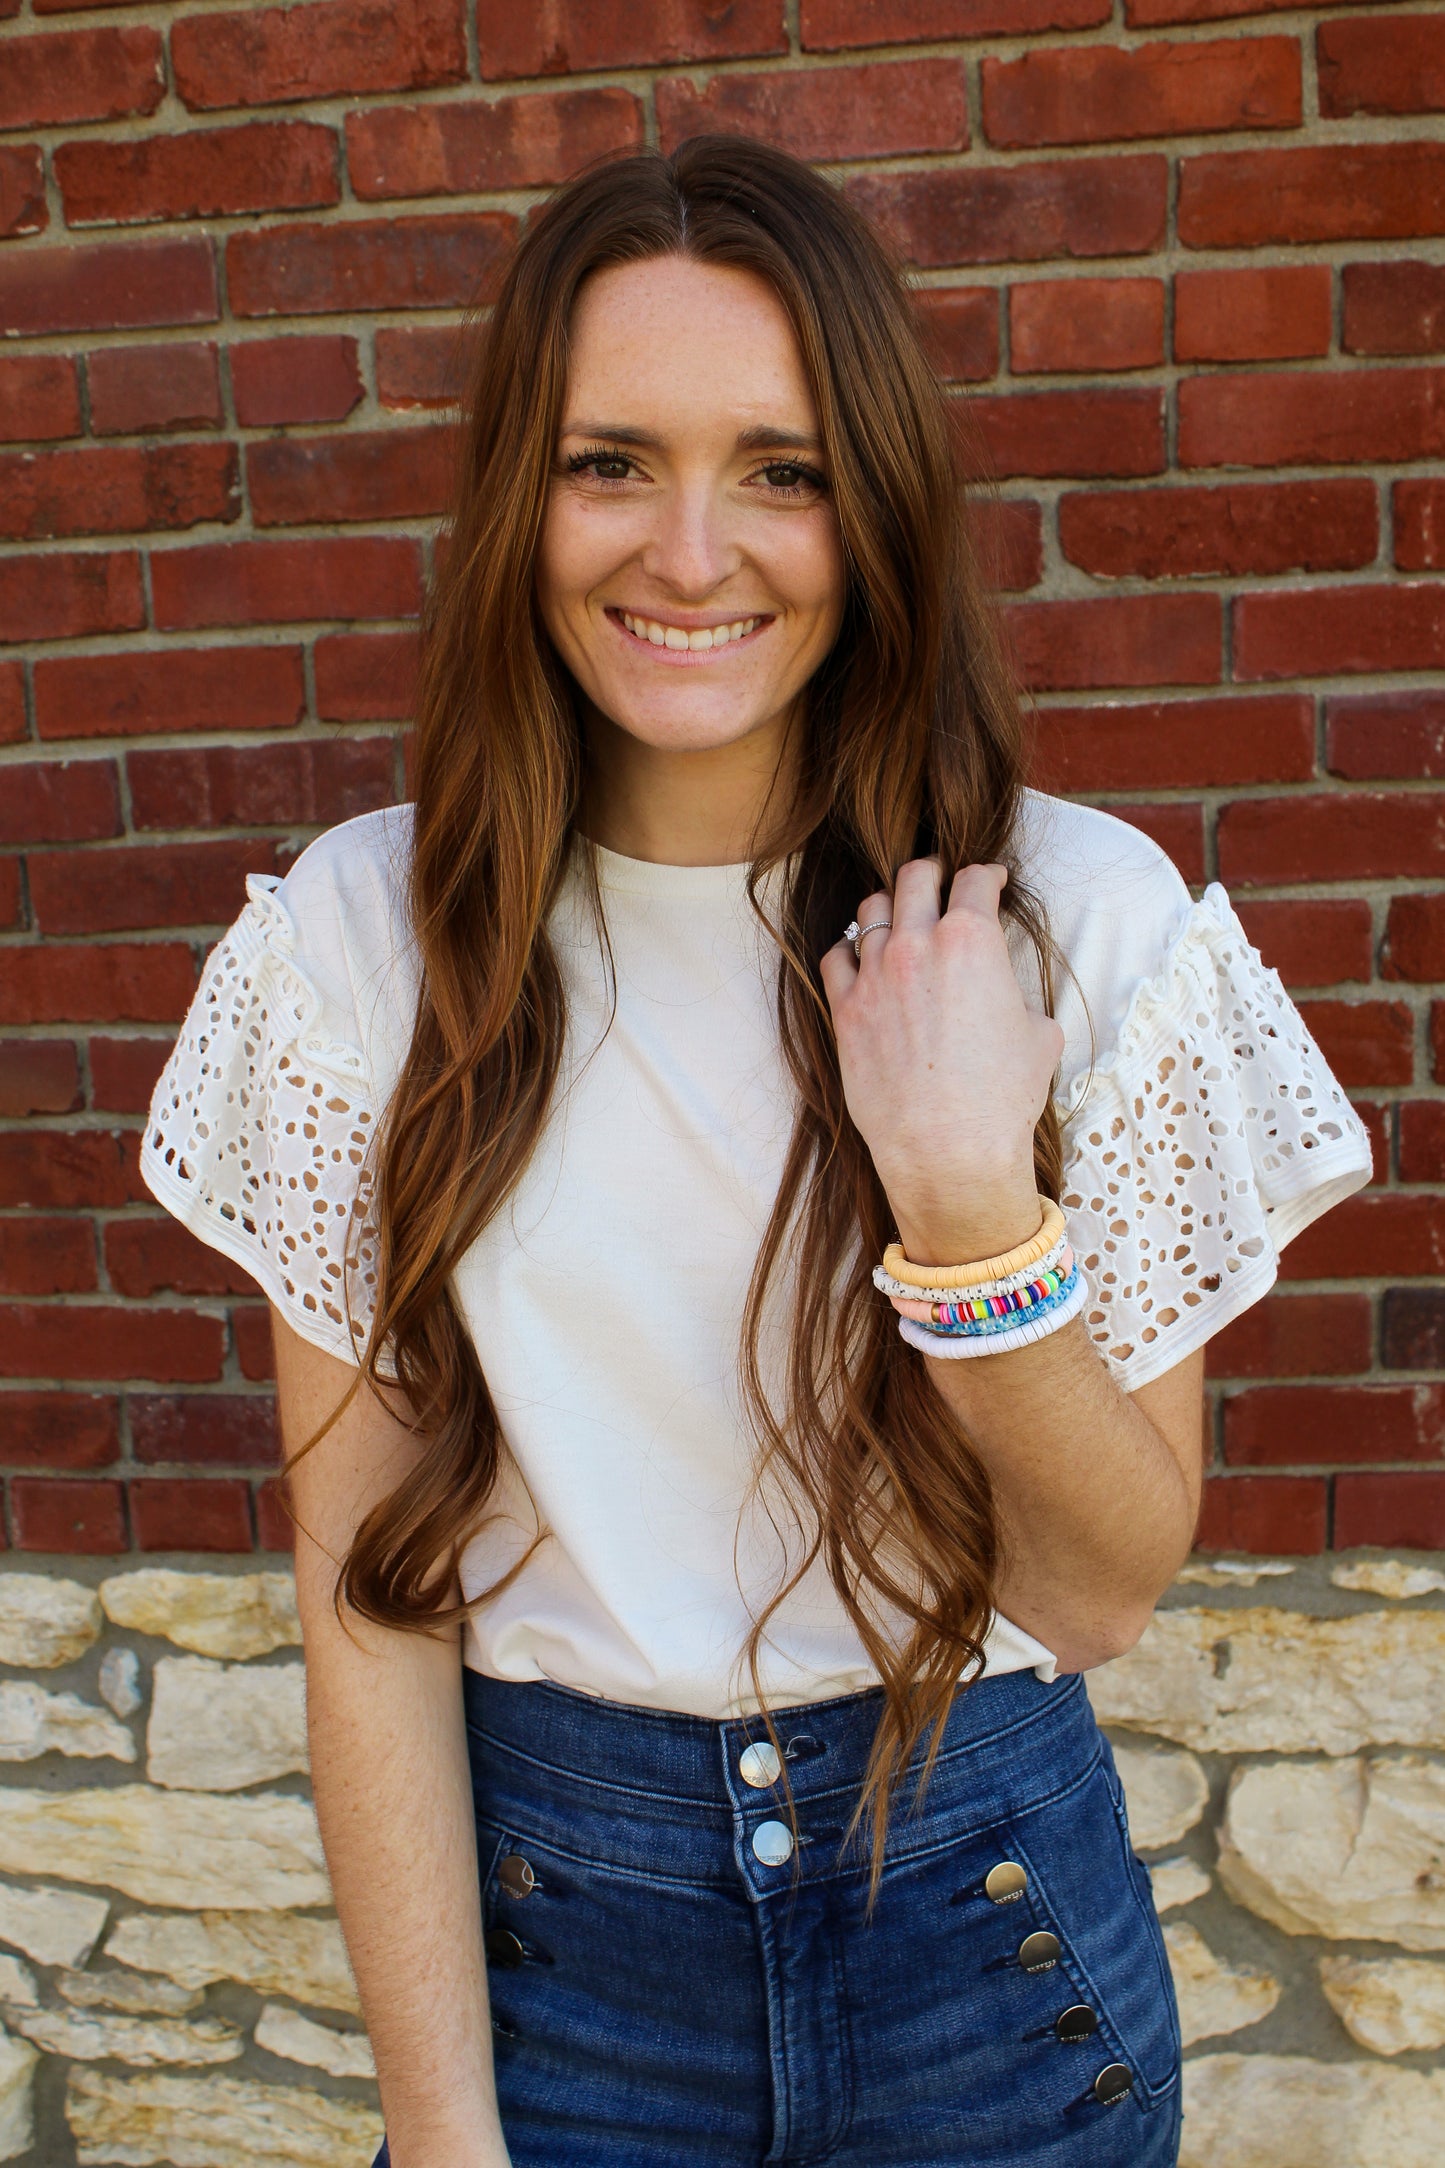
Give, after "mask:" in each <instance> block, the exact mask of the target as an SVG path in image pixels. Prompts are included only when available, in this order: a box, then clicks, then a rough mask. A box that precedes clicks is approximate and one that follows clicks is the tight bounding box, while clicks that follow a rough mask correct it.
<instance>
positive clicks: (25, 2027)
mask: <svg viewBox="0 0 1445 2168" xmlns="http://www.w3.org/2000/svg"><path fill="white" fill-rule="evenodd" d="M10 2022H11V2024H12V2025H13V2026H14V2027H15V2030H16V2031H17V2032H19V2033H23V2034H24V2035H25V2038H26V2039H27V2040H33V2041H34V2043H35V2045H36V2047H38V2048H43V2049H44V2050H45V2052H46V2054H47V2055H71V2056H74V2057H76V2058H77V2059H78V2060H79V2061H82V2062H91V2063H94V2062H101V2061H103V2060H105V2059H106V2058H107V2057H109V2058H112V2059H113V2060H114V2061H116V2062H118V2063H129V2064H130V2065H131V2066H132V2068H133V2069H138V2070H144V2069H147V2068H149V2067H150V2065H151V2064H153V2063H233V2062H235V2060H236V2058H237V2056H238V2055H240V2054H242V2053H243V2052H244V2050H245V2045H246V2043H245V2041H244V2040H243V2039H242V2037H241V2035H240V2033H239V2032H237V2030H236V2028H235V2026H234V2025H226V2024H224V2023H223V2022H222V2021H221V2019H220V2018H215V2017H198V2018H196V2019H194V2020H192V2021H191V2022H190V2023H185V2022H183V2021H180V2020H177V2019H175V2018H164V2017H102V2016H99V2015H97V2014H96V2013H95V2012H92V2011H88V2012H86V2013H85V2014H84V2015H81V2014H78V2013H77V2012H75V2011H73V2010H12V2011H11V2012H10Z"/></svg>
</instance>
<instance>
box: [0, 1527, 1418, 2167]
mask: <svg viewBox="0 0 1445 2168" xmlns="http://www.w3.org/2000/svg"><path fill="white" fill-rule="evenodd" d="M49 1563H50V1564H51V1565H52V1566H53V1570H49V1571H47V1570H46V1566H47V1562H46V1561H44V1560H37V1559H26V1560H24V1561H18V1560H17V1561H9V1560H7V1561H6V1562H5V1563H4V1565H3V1567H0V1761H4V1762H7V1763H9V1764H11V1765H13V1766H12V1767H11V1769H9V1770H7V1771H6V1772H5V1775H6V1777H7V1778H8V1779H9V1781H7V1782H5V1783H3V1784H0V2019H3V2025H0V2160H7V2161H18V2162H21V2163H26V2164H29V2168H68V2164H70V2163H89V2162H124V2163H128V2164H146V2163H156V2164H163V2163H171V2164H177V2168H179V2164H184V2168H253V2164H257V2163H274V2164H276V2168H365V2164H366V2163H367V2162H369V2160H370V2158H371V2155H372V2153H373V2151H374V2150H375V2147H376V2145H377V2143H378V2142H379V2138H380V2133H381V2127H382V2124H381V2116H380V2113H379V2108H378V2100H377V2091H376V2085H375V2079H374V2075H373V2073H372V2065H371V2060H370V2056H369V2053H368V2049H367V2044H366V2039H365V2036H364V2033H363V2031H362V2029H361V2023H360V2016H359V2011H358V2006H357V1999H356V1991H355V1986H354V1983H353V1981H352V1978H351V1974H350V1971H349V1968H348V1965H347V1961H346V1954H345V1949H344V1946H343V1944H342V1940H341V1936H340V1933H339V1930H338V1928H337V1925H336V1922H335V1919H334V1917H333V1916H332V1914H331V1912H330V1911H329V1909H328V1906H327V1896H328V1890H327V1881H326V1873H325V1863H324V1860H323V1857H322V1852H321V1847H320V1843H319V1840H318V1837H317V1832H316V1825H315V1820H314V1817H313V1815H312V1811H311V1807H310V1805H309V1802H308V1799H307V1793H306V1784H305V1771H306V1740H305V1722H304V1699H303V1673H302V1665H301V1661H300V1658H299V1654H298V1653H297V1651H298V1646H299V1633H298V1628H297V1623H296V1611H295V1601H294V1592H293V1585H292V1580H291V1575H290V1570H289V1567H288V1566H287V1565H286V1564H284V1563H283V1562H275V1563H272V1562H267V1563H266V1564H264V1565H263V1567H262V1569H261V1570H246V1571H240V1570H235V1569H232V1570H223V1571H216V1570H214V1562H211V1563H210V1564H209V1565H208V1566H207V1567H205V1568H203V1567H202V1566H201V1565H199V1564H197V1563H196V1562H195V1561H194V1560H186V1561H184V1562H182V1563H180V1564H175V1563H172V1564H168V1565H166V1566H163V1567H162V1566H156V1565H151V1564H141V1565H138V1566H133V1565H130V1564H126V1563H120V1564H114V1563H110V1562H108V1563H109V1570H105V1569H104V1568H102V1566H101V1563H100V1562H99V1561H96V1562H95V1565H94V1567H93V1568H91V1567H89V1566H88V1564H86V1563H81V1564H77V1563H76V1562H75V1561H73V1560H66V1561H54V1562H49ZM247 1563H248V1566H251V1565H252V1564H253V1562H251V1561H248V1562H247ZM1091 1684H1092V1687H1093V1691H1094V1699H1095V1704H1096V1707H1097V1708H1098V1711H1099V1714H1100V1716H1101V1718H1102V1719H1103V1720H1104V1721H1105V1722H1106V1724H1107V1726H1108V1728H1109V1730H1110V1733H1111V1735H1112V1737H1113V1739H1114V1741H1115V1748H1116V1753H1117V1755H1118V1759H1119V1765H1120V1770H1121V1773H1122V1775H1123V1778H1124V1783H1125V1788H1126V1790H1127V1793H1128V1797H1129V1806H1130V1815H1131V1820H1132V1824H1133V1830H1134V1839H1135V1843H1136V1845H1137V1847H1138V1849H1139V1850H1140V1851H1141V1852H1142V1853H1144V1854H1145V1856H1146V1857H1147V1858H1148V1860H1149V1863H1150V1867H1151V1870H1152V1872H1153V1876H1154V1883H1155V1890H1156V1895H1157V1898H1158V1902H1159V1906H1160V1910H1161V1912H1162V1913H1163V1915H1164V1923H1165V1934H1166V1938H1167V1940H1168V1943H1169V1950H1170V1956H1171V1959H1172V1962H1173V1966H1174V1972H1175V1977H1176V1981H1177V1983H1178V1989H1179V1999H1180V2006H1181V2014H1182V2018H1183V2024H1184V2033H1185V2040H1186V2043H1187V2052H1188V2057H1189V2063H1188V2072H1187V2081H1186V2104H1187V2119H1186V2125H1185V2142H1184V2151H1183V2155H1182V2168H1435V2164H1436V2162H1437V2161H1438V2159H1439V2133H1440V2130H1441V2129H1442V2127H1445V2073H1442V2071H1441V2070H1440V2069H1439V2067H1438V2066H1439V2062H1440V2050H1441V2048H1442V2047H1445V1957H1442V1956H1441V1955H1440V1954H1438V1953H1440V1952H1445V1561H1442V1560H1441V1559H1440V1557H1439V1556H1438V1555H1437V1556H1436V1557H1435V1558H1434V1559H1433V1560H1431V1559H1428V1558H1426V1557H1424V1556H1423V1555H1419V1556H1416V1557H1413V1558H1405V1557H1385V1556H1382V1555H1380V1554H1378V1553H1371V1554H1367V1553H1354V1554H1351V1555H1349V1556H1337V1557H1334V1558H1331V1559H1320V1560H1311V1561H1309V1562H1298V1561H1286V1560H1269V1559H1260V1558H1249V1559H1242V1560H1238V1561H1233V1560H1229V1559H1213V1560H1209V1561H1204V1560H1201V1561H1199V1562H1196V1563H1195V1564H1193V1565H1191V1566H1189V1567H1188V1568H1186V1569H1185V1572H1184V1574H1183V1575H1181V1577H1180V1581H1179V1583H1178V1584H1177V1585H1176V1587H1175V1588H1174V1589H1173V1590H1172V1591H1171V1592H1170V1595H1169V1597H1168V1598H1167V1600H1166V1602H1165V1604H1164V1606H1163V1607H1162V1609H1161V1613H1160V1616H1159V1618H1158V1619H1157V1620H1156V1621H1155V1623H1154V1625H1153V1626H1152V1627H1151V1629H1150V1631H1149V1633H1148V1634H1147V1635H1146V1637H1145V1639H1144V1640H1143V1641H1142V1642H1141V1643H1140V1645H1139V1647H1138V1649H1137V1650H1135V1651H1134V1652H1133V1653H1132V1654H1131V1655H1130V1656H1129V1657H1127V1658H1126V1659H1124V1660H1123V1661H1122V1662H1120V1663H1118V1664H1115V1665H1112V1666H1110V1667H1109V1668H1108V1669H1107V1670H1105V1671H1103V1672H1100V1673H1097V1674H1095V1676H1094V1678H1093V1680H1092V1682H1091Z"/></svg>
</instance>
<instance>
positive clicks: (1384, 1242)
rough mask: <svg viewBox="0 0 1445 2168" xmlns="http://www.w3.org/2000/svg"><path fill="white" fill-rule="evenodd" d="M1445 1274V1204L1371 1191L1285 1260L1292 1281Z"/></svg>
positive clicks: (1301, 1239)
mask: <svg viewBox="0 0 1445 2168" xmlns="http://www.w3.org/2000/svg"><path fill="white" fill-rule="evenodd" d="M1442 1270H1445V1198H1442V1197H1436V1196H1427V1195H1424V1194H1422V1193H1421V1192H1420V1191H1408V1190H1380V1189H1374V1190H1365V1191H1362V1192H1361V1193H1360V1194H1358V1195H1356V1196H1354V1197H1347V1198H1346V1199H1345V1201H1344V1203H1343V1204H1337V1205H1335V1206H1334V1208H1333V1209H1332V1210H1331V1211H1329V1212H1326V1213H1325V1214H1324V1216H1323V1218H1321V1219H1317V1220H1316V1221H1315V1222H1314V1223H1313V1225H1312V1226H1309V1227H1306V1228H1305V1230H1304V1232H1303V1233H1302V1234H1298V1235H1296V1236H1295V1238H1294V1240H1293V1241H1292V1242H1291V1243H1290V1245H1289V1247H1288V1249H1286V1250H1285V1251H1284V1253H1283V1255H1282V1256H1281V1258H1280V1276H1281V1278H1283V1279H1287V1280H1375V1279H1378V1280H1404V1279H1428V1278H1432V1277H1434V1276H1436V1275H1438V1274H1439V1273H1440V1272H1441V1271H1442Z"/></svg>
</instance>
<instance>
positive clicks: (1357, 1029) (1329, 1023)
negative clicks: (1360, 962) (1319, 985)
mask: <svg viewBox="0 0 1445 2168" xmlns="http://www.w3.org/2000/svg"><path fill="white" fill-rule="evenodd" d="M1300 1013H1301V1015H1302V1016H1303V1017H1304V1020H1305V1023H1306V1024H1307V1025H1308V1027H1309V1029H1310V1030H1311V1031H1312V1032H1313V1033H1314V1036H1315V1038H1316V1039H1317V1040H1318V1041H1319V1044H1320V1047H1321V1049H1322V1050H1323V1053H1324V1057H1325V1060H1326V1061H1327V1062H1328V1063H1329V1065H1330V1067H1331V1068H1332V1069H1333V1070H1334V1073H1335V1075H1336V1076H1337V1077H1338V1079H1339V1081H1340V1082H1341V1084H1344V1085H1346V1086H1349V1085H1355V1084H1364V1085H1369V1084H1408V1083H1409V1082H1410V1079H1411V1078H1412V1076H1413V1075H1414V1073H1415V1015H1414V1011H1413V1010H1412V1009H1410V1008H1408V1007H1407V1006H1406V1004H1405V1003H1404V1002H1403V1001H1302V1002H1301V1003H1300Z"/></svg>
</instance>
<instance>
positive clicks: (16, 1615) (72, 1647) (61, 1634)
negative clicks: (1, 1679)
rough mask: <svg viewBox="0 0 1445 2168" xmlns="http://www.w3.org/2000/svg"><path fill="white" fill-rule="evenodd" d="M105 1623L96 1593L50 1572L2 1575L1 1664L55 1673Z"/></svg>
mask: <svg viewBox="0 0 1445 2168" xmlns="http://www.w3.org/2000/svg"><path fill="white" fill-rule="evenodd" d="M103 1623H104V1621H103V1620H102V1618H101V1611H100V1604H99V1603H98V1601H97V1600H96V1594H95V1590H94V1589H93V1588H87V1587H86V1586H85V1585H84V1583H83V1582H81V1581H63V1580H53V1579H52V1578H51V1576H50V1575H49V1574H48V1573H0V1664H18V1665H20V1666H22V1667H23V1668H24V1669H25V1670H27V1671H51V1670H53V1669H54V1668H55V1666H56V1665H57V1664H71V1663H74V1661H75V1659H76V1657H77V1656H83V1655H84V1654H85V1652H86V1650H87V1649H88V1648H89V1647H90V1644H91V1643H92V1641H94V1639H95V1637H96V1635H97V1634H98V1633H99V1632H100V1629H101V1626H102V1624H103Z"/></svg>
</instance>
